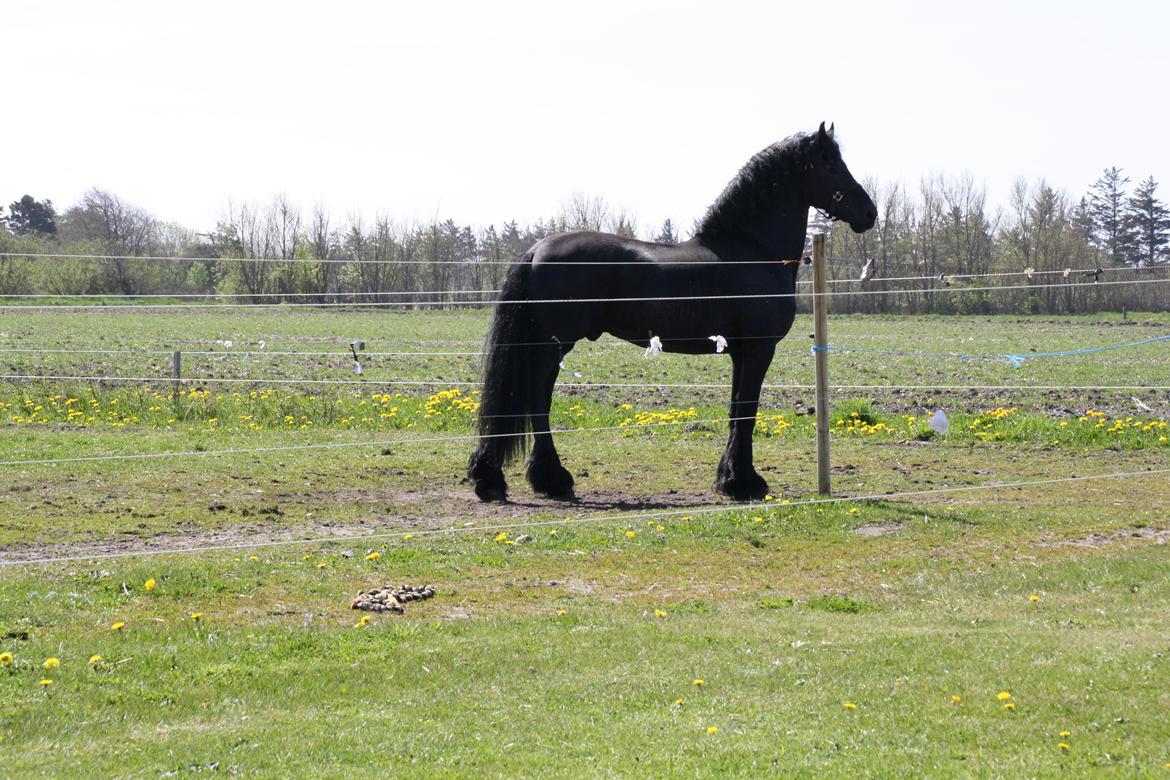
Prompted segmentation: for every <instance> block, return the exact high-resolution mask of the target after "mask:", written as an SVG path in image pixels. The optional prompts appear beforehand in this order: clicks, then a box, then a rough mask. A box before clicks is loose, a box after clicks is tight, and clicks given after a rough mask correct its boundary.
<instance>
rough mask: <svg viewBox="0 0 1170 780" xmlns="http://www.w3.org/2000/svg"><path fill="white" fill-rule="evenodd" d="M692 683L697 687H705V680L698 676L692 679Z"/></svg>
mask: <svg viewBox="0 0 1170 780" xmlns="http://www.w3.org/2000/svg"><path fill="white" fill-rule="evenodd" d="M691 685H693V686H695V687H696V688H701V687H703V680H702V679H701V678H699V677H696V678H695V679H693V680H691Z"/></svg>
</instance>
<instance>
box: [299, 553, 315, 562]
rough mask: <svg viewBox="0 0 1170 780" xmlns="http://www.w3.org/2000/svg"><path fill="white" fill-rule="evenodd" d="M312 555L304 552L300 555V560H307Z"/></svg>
mask: <svg viewBox="0 0 1170 780" xmlns="http://www.w3.org/2000/svg"><path fill="white" fill-rule="evenodd" d="M312 557H313V556H312V555H309V554H308V553H306V554H304V555H302V556H301V560H302V561H307V560H309V559H310V558H312Z"/></svg>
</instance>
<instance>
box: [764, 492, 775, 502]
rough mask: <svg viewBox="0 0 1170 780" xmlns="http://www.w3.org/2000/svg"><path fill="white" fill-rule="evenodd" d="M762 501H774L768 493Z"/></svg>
mask: <svg viewBox="0 0 1170 780" xmlns="http://www.w3.org/2000/svg"><path fill="white" fill-rule="evenodd" d="M764 500H765V501H775V500H776V499H775V498H773V497H772V494H771V493H769V494H768V495H766V496H764Z"/></svg>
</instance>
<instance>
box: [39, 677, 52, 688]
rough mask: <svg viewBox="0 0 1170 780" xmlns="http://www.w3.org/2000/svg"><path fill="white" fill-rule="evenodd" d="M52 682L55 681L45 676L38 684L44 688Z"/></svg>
mask: <svg viewBox="0 0 1170 780" xmlns="http://www.w3.org/2000/svg"><path fill="white" fill-rule="evenodd" d="M52 684H53V681H52V680H50V679H48V678H45V679H44V680H41V681H40V682H38V683H37V685H39V686H41V687H42V688H48V687H49V686H50V685H52Z"/></svg>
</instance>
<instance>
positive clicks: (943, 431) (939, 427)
mask: <svg viewBox="0 0 1170 780" xmlns="http://www.w3.org/2000/svg"><path fill="white" fill-rule="evenodd" d="M927 426H928V427H929V428H930V429H931V430H932V431H934V432H935V433H937V434H938V435H939V436H946V435H947V431H949V430H950V429H951V421H950V420H948V419H947V416H946V413H945V412H943V410H942V409H939V410H938V411H937V412H935V413H934V414H933V415H931V417H930V422H929V423H927Z"/></svg>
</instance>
